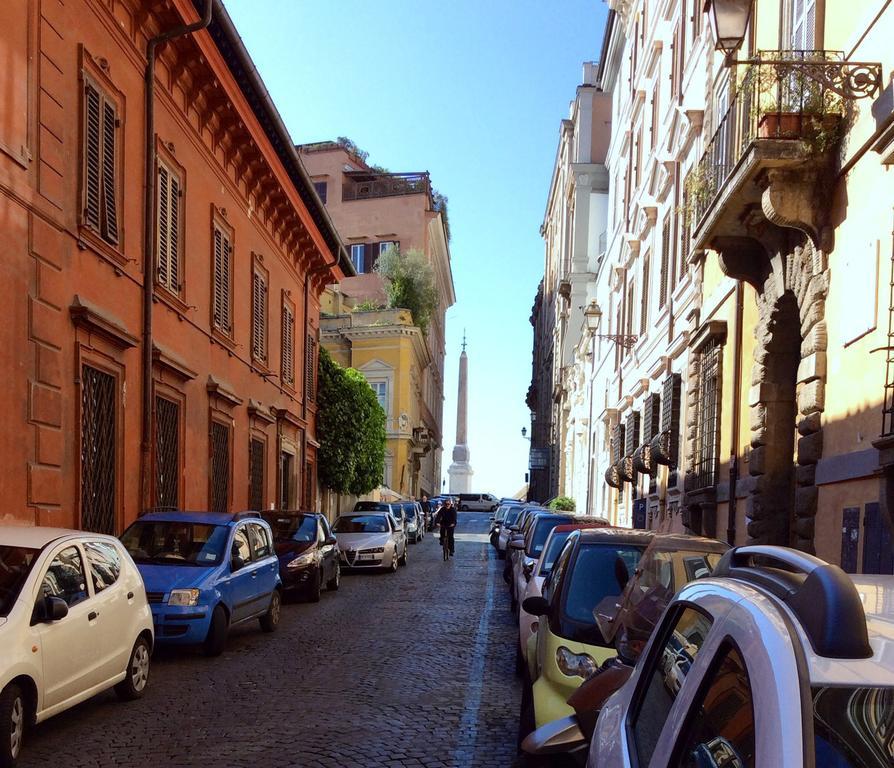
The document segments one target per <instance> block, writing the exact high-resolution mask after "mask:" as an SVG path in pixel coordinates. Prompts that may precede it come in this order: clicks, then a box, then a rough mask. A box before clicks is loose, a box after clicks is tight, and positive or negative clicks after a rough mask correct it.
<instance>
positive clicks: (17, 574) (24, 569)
mask: <svg viewBox="0 0 894 768" xmlns="http://www.w3.org/2000/svg"><path fill="white" fill-rule="evenodd" d="M38 552H40V550H39V549H32V548H31V547H11V546H8V545H3V544H0V616H6V615H8V614H9V612H10V611H11V610H12V607H13V606H14V605H15V602H16V600H18V597H19V592H21V590H22V585H23V584H24V583H25V579H27V578H28V574H29V573H30V572H31V567H32V566H33V565H34V561H35V560H36V559H37V554H38Z"/></svg>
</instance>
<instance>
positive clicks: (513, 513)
mask: <svg viewBox="0 0 894 768" xmlns="http://www.w3.org/2000/svg"><path fill="white" fill-rule="evenodd" d="M520 512H521V510H520V509H510V510H509V511H508V512H507V513H506V519H505V520H504V521H503V522H504V523H506V527H507V528H508V527H509V526H510V525H515V521H516V520H518V516H519V513H520Z"/></svg>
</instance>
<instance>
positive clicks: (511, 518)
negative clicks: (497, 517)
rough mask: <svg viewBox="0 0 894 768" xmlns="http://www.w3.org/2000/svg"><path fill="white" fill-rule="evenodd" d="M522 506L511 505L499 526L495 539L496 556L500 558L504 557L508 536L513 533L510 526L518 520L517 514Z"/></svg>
mask: <svg viewBox="0 0 894 768" xmlns="http://www.w3.org/2000/svg"><path fill="white" fill-rule="evenodd" d="M523 509H524V507H511V508H510V509H509V510H508V511H507V512H506V516H505V517H504V518H503V523H502V525H501V526H500V535H499V538H498V539H497V557H499V558H500V559H501V560H502V559H503V558H504V557H506V547H507V545H508V544H509V537H510V536H511V535H512V534H513V533H514V532H513V531H512V526H514V525H515V524H516V523H517V522H518V516H519V515H520V514H521V513H522V510H523Z"/></svg>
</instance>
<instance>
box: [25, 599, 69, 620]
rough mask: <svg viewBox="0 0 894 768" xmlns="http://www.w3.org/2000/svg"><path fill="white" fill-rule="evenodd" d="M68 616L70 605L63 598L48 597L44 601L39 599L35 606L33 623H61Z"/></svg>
mask: <svg viewBox="0 0 894 768" xmlns="http://www.w3.org/2000/svg"><path fill="white" fill-rule="evenodd" d="M66 616H68V603H66V602H65V601H64V600H63V599H62V598H61V597H53V596H52V595H47V596H46V597H44V598H43V599H38V601H37V602H36V603H35V604H34V613H33V615H32V619H31V623H32V624H42V623H44V622H50V621H59V620H60V619H64V618H65V617H66Z"/></svg>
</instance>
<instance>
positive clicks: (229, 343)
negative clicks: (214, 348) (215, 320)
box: [211, 326, 236, 354]
mask: <svg viewBox="0 0 894 768" xmlns="http://www.w3.org/2000/svg"><path fill="white" fill-rule="evenodd" d="M211 341H212V343H217V344H220V345H221V346H222V347H223V348H224V349H226V350H227V352H229V353H230V354H232V353H233V352H235V350H236V342H235V341H234V340H233V337H232V336H228V335H227V334H225V333H224V332H223V331H222V330H221V329H220V328H218V327H216V326H212V328H211Z"/></svg>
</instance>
